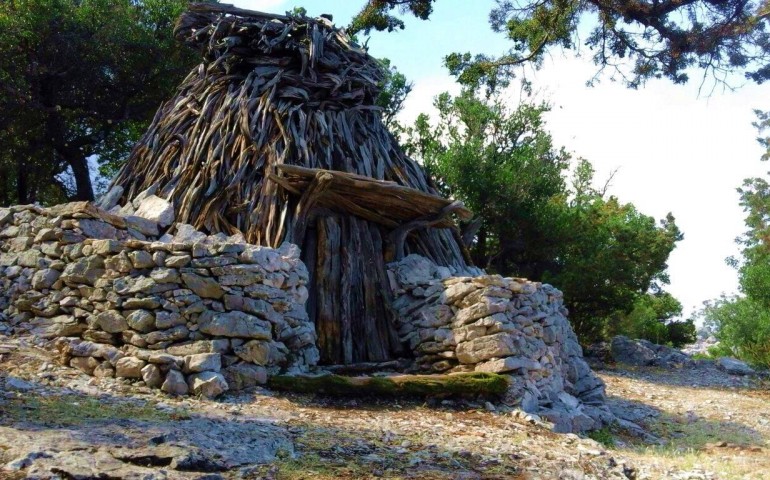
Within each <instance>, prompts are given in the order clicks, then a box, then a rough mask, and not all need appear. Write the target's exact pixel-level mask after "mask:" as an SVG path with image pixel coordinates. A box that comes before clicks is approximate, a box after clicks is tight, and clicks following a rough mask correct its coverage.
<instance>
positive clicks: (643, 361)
mask: <svg viewBox="0 0 770 480" xmlns="http://www.w3.org/2000/svg"><path fill="white" fill-rule="evenodd" d="M610 349H611V351H612V356H613V358H614V359H615V361H617V362H620V363H625V364H628V365H638V366H646V365H652V364H653V362H654V361H655V358H656V355H655V352H654V351H652V350H651V349H649V348H647V346H645V345H643V344H642V343H640V342H635V341H633V340H631V339H630V338H628V337H624V336H623V335H618V336H616V337H614V338H613V339H612V343H611V344H610Z"/></svg>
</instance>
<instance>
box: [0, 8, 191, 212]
mask: <svg viewBox="0 0 770 480" xmlns="http://www.w3.org/2000/svg"><path fill="white" fill-rule="evenodd" d="M186 3H187V2H185V1H184V0H145V1H133V0H13V1H4V2H0V51H2V52H3V54H2V55H0V111H2V112H3V114H2V116H0V204H6V205H7V204H12V203H31V202H35V201H40V202H44V203H55V202H59V201H63V200H65V199H68V198H76V199H81V200H88V199H92V198H93V196H94V191H93V190H94V188H93V185H92V184H91V176H90V175H89V164H88V158H89V157H90V156H92V155H98V156H99V157H100V160H101V162H102V163H103V164H104V165H107V166H109V164H110V162H113V161H117V160H122V159H123V158H124V157H125V156H126V155H127V154H128V152H129V151H130V148H131V146H132V145H133V143H134V142H135V141H136V140H137V139H138V137H139V135H140V134H141V133H142V131H143V130H144V129H145V127H146V126H147V124H148V122H149V120H150V119H151V118H152V115H153V113H155V110H156V109H157V108H158V105H159V104H160V102H161V101H162V100H163V99H165V98H167V97H169V96H170V95H171V93H172V92H173V90H174V88H175V87H176V85H177V84H178V82H179V81H180V80H181V78H182V77H183V76H184V75H185V74H186V73H187V71H188V70H189V68H190V67H191V66H192V65H193V64H194V62H195V60H194V57H193V55H192V52H191V51H189V50H187V49H185V48H184V47H182V46H180V45H179V44H177V43H176V42H175V41H174V40H173V38H172V25H173V23H174V21H175V20H176V18H177V16H178V15H179V13H181V11H182V10H183V9H184V7H185V6H186ZM108 170H109V169H108ZM66 171H69V172H71V174H72V177H66V176H63V175H62V174H63V173H64V172H66ZM66 178H74V184H70V183H68V182H67V181H66Z"/></svg>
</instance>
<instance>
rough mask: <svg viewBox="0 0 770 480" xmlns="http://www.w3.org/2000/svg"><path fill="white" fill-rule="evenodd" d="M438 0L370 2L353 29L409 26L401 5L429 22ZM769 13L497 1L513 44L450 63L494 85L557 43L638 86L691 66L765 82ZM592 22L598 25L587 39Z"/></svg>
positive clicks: (645, 3)
mask: <svg viewBox="0 0 770 480" xmlns="http://www.w3.org/2000/svg"><path fill="white" fill-rule="evenodd" d="M435 3H436V0H366V3H365V4H364V6H363V8H362V9H361V11H360V13H359V14H358V15H357V16H356V17H355V18H354V19H353V21H352V23H351V25H350V29H351V30H352V31H354V32H355V31H359V30H363V31H368V30H372V29H375V30H388V31H392V30H395V29H398V28H403V27H404V23H403V21H402V20H400V19H399V17H398V14H394V13H393V11H394V10H395V11H397V12H400V13H401V14H411V15H414V16H415V17H417V18H420V19H423V20H427V19H429V18H430V16H431V14H432V13H433V7H434V4H435ZM768 15H770V4H769V3H768V2H767V0H722V1H714V0H635V1H611V0H543V1H531V0H527V1H525V0H517V1H509V0H497V2H496V6H495V7H494V8H492V11H491V12H490V15H489V22H490V25H491V27H492V29H493V30H494V31H495V32H498V33H502V34H504V35H505V36H506V38H508V39H509V40H510V41H511V48H510V49H509V50H508V51H507V52H504V53H502V54H500V55H490V54H489V52H482V53H480V54H477V55H472V54H471V53H462V52H461V53H453V54H450V55H449V56H447V57H446V65H447V67H449V69H450V71H451V72H452V73H453V74H455V75H457V76H458V78H459V80H460V81H461V82H463V83H465V84H469V85H479V84H486V85H487V86H489V87H494V86H496V85H497V84H499V83H500V82H505V81H506V79H508V78H510V77H511V76H512V74H513V68H514V67H516V66H518V65H520V64H522V63H525V62H534V63H536V64H537V63H538V62H540V61H541V60H542V59H543V57H544V55H545V54H546V53H547V52H549V51H551V50H553V49H554V48H566V49H577V48H579V47H581V46H586V47H588V48H589V49H590V51H591V52H592V54H593V59H594V61H595V62H596V64H597V65H598V66H599V67H600V68H601V69H604V68H609V69H611V70H612V72H613V75H616V76H617V77H618V78H620V79H622V80H623V81H625V82H626V83H627V84H628V85H629V86H631V87H637V86H639V85H640V84H641V83H643V82H644V81H646V80H648V79H650V78H660V77H664V78H668V79H670V80H672V81H674V82H675V83H684V82H686V81H687V80H688V78H689V77H688V74H687V70H688V69H689V68H691V67H697V68H699V69H702V70H704V71H705V73H706V74H709V75H712V76H713V78H715V79H716V80H718V81H721V80H724V79H726V77H727V76H728V75H729V74H730V73H731V72H742V73H744V74H745V75H746V77H747V78H749V79H751V80H752V81H755V82H757V83H761V82H763V81H764V80H767V79H768V78H770V32H768ZM584 21H586V22H588V23H587V25H589V26H590V27H591V30H590V34H588V35H587V36H585V35H584V36H583V37H581V36H580V35H579V34H578V30H579V26H580V24H581V22H584ZM627 60H628V61H627Z"/></svg>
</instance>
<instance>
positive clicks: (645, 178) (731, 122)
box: [233, 0, 770, 317]
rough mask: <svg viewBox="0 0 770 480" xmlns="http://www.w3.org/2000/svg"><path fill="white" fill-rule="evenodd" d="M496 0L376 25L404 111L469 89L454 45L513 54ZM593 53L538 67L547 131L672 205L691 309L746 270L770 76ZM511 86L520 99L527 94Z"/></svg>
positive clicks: (622, 187)
mask: <svg viewBox="0 0 770 480" xmlns="http://www.w3.org/2000/svg"><path fill="white" fill-rule="evenodd" d="M233 3H234V4H235V5H236V6H238V7H241V8H248V9H254V10H260V11H265V12H272V13H284V12H285V11H287V10H291V9H292V8H293V7H295V6H303V7H305V8H306V9H307V11H308V14H309V15H313V16H315V15H320V14H322V13H330V14H332V15H333V16H334V21H335V23H336V24H337V25H346V24H348V23H349V21H350V19H351V18H352V16H353V15H354V14H355V13H356V12H357V10H358V9H360V7H361V6H362V5H363V4H364V0H304V1H303V0H289V1H282V0H235V1H234V2H233ZM493 4H494V2H493V1H492V0H474V1H472V2H470V1H467V0H440V1H438V2H436V3H435V7H434V13H433V15H432V17H431V20H429V21H427V22H426V21H420V20H417V19H413V18H404V20H405V22H406V29H404V30H403V31H399V32H394V33H374V34H373V35H372V36H371V37H370V38H369V39H368V43H367V45H368V47H369V53H370V54H371V55H373V56H375V57H378V58H389V59H390V60H391V62H392V64H393V65H395V66H396V67H397V68H398V70H399V71H400V72H402V73H403V74H404V75H405V76H406V77H407V79H409V80H410V81H412V82H413V84H414V87H413V90H412V92H411V94H410V95H409V97H408V98H407V100H406V104H405V107H404V110H403V112H402V113H401V116H400V120H401V121H404V122H408V123H411V121H412V120H414V118H416V117H417V115H418V114H419V113H422V112H426V113H429V114H430V113H431V111H433V109H432V102H433V98H434V97H435V96H436V95H438V94H439V93H441V92H444V91H449V92H450V93H457V92H459V87H458V86H457V85H456V84H455V83H454V81H453V78H452V77H451V76H450V75H449V74H448V73H447V71H446V69H445V68H444V67H443V65H442V60H443V58H444V56H445V55H447V54H449V53H452V52H472V53H488V54H499V53H502V52H503V51H504V50H505V49H506V47H507V43H506V40H505V39H504V38H503V37H502V36H500V35H497V34H495V33H493V32H492V31H491V29H490V28H489V25H488V23H487V15H488V13H489V10H490V9H491V7H492V6H493ZM584 53H585V55H584V57H585V58H580V57H576V56H575V54H574V53H571V52H566V53H562V52H554V53H552V54H551V55H550V57H549V58H548V59H546V61H545V62H544V65H543V68H541V69H540V70H538V71H532V70H528V71H527V78H528V79H529V80H530V81H532V82H533V84H534V88H535V90H536V92H537V93H536V95H537V97H536V98H537V99H538V100H545V101H548V102H550V103H551V105H552V111H551V112H550V113H548V114H547V116H546V120H547V129H548V130H549V131H550V132H551V134H552V136H553V139H554V143H555V145H557V146H564V147H565V148H566V149H567V150H568V151H570V152H572V153H573V155H574V156H575V157H578V156H579V157H583V158H586V159H588V160H590V161H591V163H592V164H593V165H594V167H595V169H596V171H597V174H596V179H597V181H598V182H597V183H601V184H603V183H604V180H606V179H607V178H608V176H609V175H610V173H611V172H613V171H615V170H617V173H616V174H615V176H614V177H613V180H612V182H611V186H610V189H609V191H608V193H609V194H611V195H614V196H616V197H618V198H619V199H620V200H621V201H623V202H631V203H633V204H634V205H636V207H637V208H638V209H639V211H641V212H643V213H645V214H647V215H651V216H654V217H656V218H658V219H660V218H663V217H665V216H666V214H667V213H668V212H671V213H673V215H674V217H675V218H676V223H677V225H678V226H679V228H680V229H681V230H682V232H683V233H684V240H683V241H681V242H679V243H678V244H677V247H676V249H675V250H674V252H673V253H672V254H671V257H670V258H669V269H668V272H669V275H670V279H671V284H670V286H669V287H668V288H667V290H668V291H670V292H671V293H672V294H673V295H674V296H675V297H677V298H678V299H679V300H680V301H681V302H682V304H683V305H684V307H685V317H687V316H688V315H689V314H690V313H691V312H692V311H693V310H695V309H697V308H700V306H701V305H702V303H703V301H706V300H710V299H714V298H717V297H718V296H719V295H720V294H722V293H725V294H728V295H729V294H734V293H736V292H737V287H738V280H737V275H736V272H735V271H734V270H733V269H732V268H730V267H728V266H727V265H726V263H725V258H726V257H728V256H731V255H736V256H737V255H738V254H739V247H738V246H737V245H736V244H735V238H736V237H737V236H739V235H740V234H741V233H743V231H744V229H745V228H744V223H743V219H744V216H745V215H744V213H743V211H742V209H741V207H740V206H739V205H738V200H739V197H738V193H737V192H736V188H737V187H739V186H740V185H741V183H742V181H743V179H744V178H747V177H755V176H764V175H765V174H766V173H767V171H768V170H769V169H770V165H768V164H764V163H762V162H760V161H759V157H760V155H761V154H762V149H761V147H760V146H759V145H758V144H757V142H756V136H757V132H756V130H755V129H754V128H753V127H752V126H751V122H752V121H754V119H755V118H754V114H753V110H754V109H768V108H770V106H768V105H766V104H765V103H763V98H764V97H763V96H762V93H763V91H761V89H763V88H765V87H763V86H757V85H754V84H746V85H743V86H741V87H740V88H738V89H736V90H734V91H729V90H728V91H724V90H723V89H718V90H715V91H713V92H710V93H709V92H705V93H703V92H699V91H698V86H699V84H698V82H692V83H691V84H688V85H685V86H682V85H673V84H672V83H670V82H668V81H665V80H653V81H650V82H649V83H648V84H646V85H645V86H644V87H642V88H640V89H639V90H631V89H628V88H626V87H624V86H623V85H622V84H619V83H614V82H611V81H610V80H609V79H603V80H602V81H601V82H600V83H599V84H598V85H595V86H594V87H587V86H586V81H587V80H589V79H590V78H591V77H592V76H593V75H594V73H595V72H596V70H597V69H596V66H595V65H594V64H593V63H592V62H591V60H590V54H589V52H584ZM519 99H520V97H519V95H518V94H512V95H511V96H510V101H511V103H512V105H516V104H517V103H518V102H519Z"/></svg>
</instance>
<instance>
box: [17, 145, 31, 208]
mask: <svg viewBox="0 0 770 480" xmlns="http://www.w3.org/2000/svg"><path fill="white" fill-rule="evenodd" d="M16 197H17V198H16V200H17V202H18V204H19V205H26V204H27V203H29V185H28V182H27V165H26V163H25V162H24V160H23V158H22V157H21V156H19V157H18V158H17V159H16Z"/></svg>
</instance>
